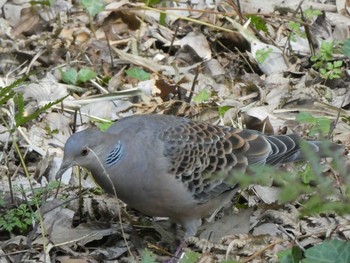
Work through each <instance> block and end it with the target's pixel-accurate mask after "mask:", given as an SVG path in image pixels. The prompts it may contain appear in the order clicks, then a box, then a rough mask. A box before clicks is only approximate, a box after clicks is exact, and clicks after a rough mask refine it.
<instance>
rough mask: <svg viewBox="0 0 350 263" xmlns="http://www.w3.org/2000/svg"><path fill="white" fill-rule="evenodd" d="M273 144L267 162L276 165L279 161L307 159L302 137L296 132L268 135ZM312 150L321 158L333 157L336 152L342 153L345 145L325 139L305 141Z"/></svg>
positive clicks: (287, 161)
mask: <svg viewBox="0 0 350 263" xmlns="http://www.w3.org/2000/svg"><path fill="white" fill-rule="evenodd" d="M267 140H268V142H269V143H270V145H271V154H270V155H269V157H268V158H267V159H266V163H267V164H270V165H276V164H278V163H289V162H295V161H301V160H305V157H306V156H305V153H304V151H303V150H302V149H301V145H302V141H303V140H302V139H301V138H300V136H298V135H296V134H290V135H278V136H268V137H267ZM304 142H306V143H307V145H308V146H309V148H310V151H312V152H313V153H316V154H317V156H318V157H320V158H326V157H332V156H334V155H335V154H336V153H341V152H342V150H343V147H342V146H341V145H338V144H334V143H330V142H323V141H304Z"/></svg>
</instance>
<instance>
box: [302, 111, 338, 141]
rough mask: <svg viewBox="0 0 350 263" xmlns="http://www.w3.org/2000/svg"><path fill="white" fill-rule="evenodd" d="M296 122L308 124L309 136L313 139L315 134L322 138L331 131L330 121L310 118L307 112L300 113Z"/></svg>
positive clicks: (321, 118)
mask: <svg viewBox="0 0 350 263" xmlns="http://www.w3.org/2000/svg"><path fill="white" fill-rule="evenodd" d="M296 121H297V122H299V123H305V124H310V125H311V128H310V131H309V134H308V135H309V136H311V137H313V136H315V135H317V134H320V135H322V136H327V135H328V133H329V131H330V129H331V124H332V122H331V120H330V119H328V118H325V117H315V116H312V115H311V114H310V113H309V112H300V113H299V114H298V115H297V117H296Z"/></svg>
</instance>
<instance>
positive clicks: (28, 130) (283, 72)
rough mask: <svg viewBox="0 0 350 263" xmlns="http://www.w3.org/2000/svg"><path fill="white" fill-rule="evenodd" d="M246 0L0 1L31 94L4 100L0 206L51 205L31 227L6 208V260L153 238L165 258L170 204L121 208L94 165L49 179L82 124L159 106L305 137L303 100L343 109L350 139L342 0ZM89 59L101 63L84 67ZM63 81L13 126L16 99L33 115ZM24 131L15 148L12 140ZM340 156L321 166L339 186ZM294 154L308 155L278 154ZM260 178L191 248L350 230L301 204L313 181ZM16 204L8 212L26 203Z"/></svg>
mask: <svg viewBox="0 0 350 263" xmlns="http://www.w3.org/2000/svg"><path fill="white" fill-rule="evenodd" d="M239 2H240V5H236V4H235V3H234V2H232V1H226V2H225V1H223V2H219V3H216V4H214V3H209V2H204V1H203V2H202V1H193V2H191V3H180V2H179V3H177V2H165V4H153V5H152V6H147V5H145V4H144V3H141V2H130V1H126V0H124V1H119V2H106V3H104V4H105V6H104V7H101V6H100V5H95V4H94V1H84V2H82V3H81V4H78V3H74V4H71V3H68V2H66V1H61V0H57V1H53V3H51V2H50V3H49V4H47V5H46V4H39V3H32V4H30V3H27V2H25V1H23V2H22V1H17V2H16V3H12V2H9V1H3V2H1V3H0V5H1V7H2V12H1V17H0V25H1V27H0V35H1V42H0V43H1V45H0V49H1V50H0V51H1V52H0V53H1V55H0V83H1V87H2V89H3V88H4V87H6V86H8V85H10V84H11V83H13V81H14V80H16V79H17V78H18V76H23V75H24V74H27V73H29V72H33V71H34V74H32V75H31V76H30V78H29V79H28V80H26V81H24V82H22V83H21V84H20V85H18V86H17V87H15V88H14V89H13V91H14V93H13V94H11V96H14V97H15V96H17V95H16V94H23V99H24V107H23V109H19V105H16V104H15V103H14V101H13V100H12V98H11V96H10V97H9V99H8V100H6V101H5V102H6V103H4V102H2V103H1V104H0V107H1V114H2V120H3V123H2V124H1V126H0V127H1V128H0V130H1V131H2V133H1V134H0V141H1V161H2V163H1V173H0V177H1V187H0V201H1V202H0V212H1V215H4V214H6V211H7V210H8V209H10V208H14V207H18V205H19V204H26V205H27V206H28V208H30V210H31V211H32V212H31V213H32V214H33V215H34V214H35V215H36V217H40V216H41V217H42V223H41V224H39V223H38V222H39V221H40V220H37V218H35V217H34V216H33V217H32V223H31V224H29V225H28V230H27V231H24V232H23V233H20V231H18V229H16V227H14V228H13V229H11V230H10V231H4V226H6V227H10V225H9V224H10V223H9V222H5V223H2V224H1V223H0V231H1V234H3V235H2V236H3V238H1V239H0V244H1V249H0V258H1V262H14V261H18V260H20V261H22V262H25V260H37V261H38V262H39V261H41V262H50V261H55V260H58V261H61V262H73V258H74V257H78V258H80V259H83V260H84V259H85V260H86V261H89V262H97V261H98V260H103V261H105V262H108V260H110V261H111V262H112V261H113V260H112V259H115V260H125V261H130V260H133V259H135V258H134V257H135V256H134V255H136V254H137V255H138V257H140V256H142V253H138V252H139V251H141V250H143V249H145V248H146V247H151V248H152V253H153V254H152V255H153V256H154V255H156V256H157V260H164V259H166V258H168V257H169V254H167V253H165V252H164V251H166V250H167V247H169V245H170V244H169V242H167V240H168V239H167V238H169V239H170V236H171V235H172V233H171V232H169V227H167V226H165V227H162V226H161V225H158V223H162V222H163V219H161V218H156V222H152V220H151V219H150V218H147V217H145V216H143V215H141V214H139V213H138V212H137V211H132V210H128V211H127V213H128V216H126V213H125V212H123V211H124V209H125V207H124V205H123V204H119V203H117V200H116V198H114V197H107V196H106V195H105V194H104V193H103V192H102V191H100V189H99V188H98V187H97V186H96V185H95V183H94V182H93V180H91V178H90V177H87V174H86V172H85V171H82V173H81V175H80V177H77V176H71V175H70V173H67V174H66V175H65V176H64V178H63V182H62V184H65V185H67V186H64V187H61V189H60V191H59V195H58V196H57V193H55V191H54V189H56V188H52V187H54V186H52V185H51V184H52V182H53V180H54V176H55V173H56V171H57V169H58V167H59V165H60V160H61V158H62V154H63V152H62V147H63V145H64V142H65V141H66V140H67V138H68V137H69V135H70V134H71V132H72V131H76V130H79V129H83V128H85V127H86V125H85V124H86V123H94V124H99V123H101V122H104V121H109V120H113V121H115V120H118V119H119V118H122V117H125V116H129V115H131V114H136V113H138V114H145V113H158V114H172V115H177V116H186V117H191V118H194V119H196V120H201V121H208V122H212V123H216V124H225V125H234V126H236V127H246V128H252V129H258V130H260V131H264V132H265V133H269V134H278V133H279V134H284V133H287V132H291V131H295V132H298V133H300V134H301V135H303V136H307V135H308V134H309V132H310V131H312V129H313V127H312V125H310V124H307V123H306V124H305V123H304V124H303V123H298V122H297V121H296V116H297V114H298V113H299V112H309V113H311V114H312V115H313V116H315V123H316V124H317V121H318V120H319V119H317V118H318V117H325V118H326V119H328V120H330V121H331V123H334V127H333V130H332V137H333V140H334V141H336V142H340V143H342V144H343V145H344V147H345V149H346V152H345V154H347V153H348V147H349V143H350V139H349V138H350V136H349V102H350V91H349V70H348V68H349V67H348V65H349V57H348V56H346V55H345V54H346V53H345V52H343V53H342V49H341V48H342V47H341V45H338V42H341V41H344V40H346V39H348V38H349V26H350V18H349V12H348V11H349V8H348V6H347V5H346V2H345V1H333V2H332V1H320V2H314V1H303V2H300V1H287V2H286V1H284V2H283V5H281V3H280V2H281V1H269V2H266V1H264V2H261V1H253V0H245V1H239ZM334 2H335V3H334ZM309 10H311V11H309ZM301 14H303V15H304V17H303V15H301ZM248 15H249V17H250V18H249V19H247V17H248ZM232 17H234V18H235V19H232ZM256 18H260V20H259V19H256ZM259 21H260V22H259ZM261 21H262V22H261ZM259 23H260V24H259ZM258 28H259V29H258ZM325 43H328V45H326V44H325ZM329 43H330V44H329ZM344 43H345V42H344ZM334 47H335V48H334ZM345 48H347V49H349V47H348V46H345ZM344 50H345V49H344ZM310 61H313V62H314V63H311V62H310ZM336 61H341V62H342V63H338V62H337V63H336ZM82 69H89V70H90V71H91V72H93V73H95V74H92V76H94V77H92V78H91V79H90V77H87V76H86V75H84V76H82V75H79V72H80V71H81V70H82ZM339 70H340V73H339ZM71 72H73V73H74V72H76V74H75V73H74V74H75V75H74V74H73V76H72V75H68V77H69V78H68V80H72V77H73V78H74V81H69V82H67V76H66V75H65V74H66V73H71ZM128 72H129V73H128ZM337 74H338V75H337ZM339 74H340V75H339ZM95 75H96V76H95ZM339 76H341V77H339ZM65 81H66V82H65ZM7 94H8V93H7ZM68 94H69V95H68ZM5 95H6V94H2V96H5ZM67 95H68V97H67V98H66V99H65V100H64V101H63V102H61V103H58V104H56V105H54V106H52V107H51V108H50V109H48V110H46V111H45V112H41V113H40V114H38V116H36V118H35V119H34V120H30V121H28V123H24V124H23V125H22V126H21V127H18V129H14V127H15V125H16V119H15V114H16V112H17V111H19V110H22V113H23V117H25V116H28V115H30V114H32V113H35V112H36V111H38V110H39V109H40V108H41V107H44V106H45V105H47V104H48V103H51V102H55V101H58V100H59V99H61V98H62V97H64V96H67ZM16 141H17V142H18V144H19V147H20V153H19V152H16V151H15V150H14V147H12V145H14V142H16ZM20 154H21V155H23V156H24V161H25V164H26V166H27V167H26V169H27V170H28V171H29V174H27V175H26V169H24V168H23V166H22V165H20V164H19V159H20V157H19V155H20ZM346 157H347V156H346ZM347 163H349V161H348V160H346V162H345V165H344V166H343V167H342V168H343V170H342V171H337V170H335V169H334V168H332V167H330V166H329V164H327V163H326V164H325V167H326V168H324V170H323V172H324V175H325V176H326V177H327V178H334V185H333V187H335V188H336V189H338V192H337V193H335V194H334V193H333V196H332V198H333V199H332V200H334V201H337V200H340V201H341V200H342V198H341V197H342V194H341V193H344V191H345V192H346V189H343V188H345V187H346V185H347V183H348V182H347V181H348V179H347V178H346V177H345V178H344V176H343V175H346V174H347V171H349V165H347ZM297 169H301V170H302V169H305V168H303V167H299V166H295V165H287V166H285V167H282V170H286V171H289V172H294V173H295V171H296V170H297ZM292 179H293V178H292ZM294 179H295V180H297V179H296V178H294ZM267 181H268V182H269V183H268V184H267V186H264V185H263V186H261V185H256V184H250V186H249V187H248V188H247V189H243V190H242V191H241V193H240V195H239V197H236V198H237V200H233V202H232V203H231V204H229V205H227V206H225V207H224V208H222V209H220V211H218V212H217V213H216V214H214V215H213V216H212V217H211V218H208V219H207V220H206V221H208V222H207V223H205V224H204V225H203V232H202V233H201V234H200V235H199V239H198V238H191V239H189V240H188V241H187V248H186V249H187V250H193V251H196V252H203V254H193V255H191V256H193V258H196V260H201V262H212V261H220V260H224V259H235V260H242V261H244V262H247V261H250V262H276V261H277V259H278V256H277V255H278V252H280V251H284V250H286V249H288V248H290V247H292V246H295V247H300V248H302V249H305V248H307V247H309V246H312V245H315V244H317V243H319V242H321V241H323V240H325V239H339V240H347V239H348V235H349V234H348V233H349V230H348V227H347V226H348V225H349V218H348V215H347V214H345V215H342V214H340V213H339V214H337V213H321V214H317V215H315V216H309V215H303V214H302V213H303V210H302V209H303V205H302V203H303V201H304V200H308V199H310V194H311V193H310V192H307V193H308V194H305V193H304V194H301V195H300V196H299V197H298V198H297V199H296V200H294V201H293V202H291V203H290V204H282V203H280V202H279V200H280V199H279V196H280V195H281V194H283V191H281V185H279V184H278V182H274V181H273V180H272V179H268V180H267ZM10 182H11V184H10ZM310 182H312V180H310ZM43 190H45V191H43ZM39 192H40V193H39ZM281 192H282V193H281ZM35 200H37V202H39V203H40V204H41V205H40V206H41V210H40V212H41V213H40V215H38V213H39V211H36V207H35V205H34V204H33V202H34V201H35ZM65 200H67V202H65ZM44 210H45V211H44ZM16 211H17V214H15V215H13V216H12V217H16V216H17V217H18V216H19V215H18V210H16ZM26 219H28V218H26ZM120 219H121V220H122V225H120V223H121V222H120ZM130 223H132V224H133V225H134V229H136V233H135V231H132V230H131V228H130ZM42 227H44V233H46V235H45V237H43V236H42V233H43V229H41V228H42ZM121 227H122V228H123V232H122V231H121V230H122V229H121ZM159 236H160V237H161V238H159ZM135 240H136V241H135ZM131 241H133V242H131ZM333 245H334V246H337V247H339V248H340V247H341V245H339V244H333ZM170 247H171V246H170ZM128 251H129V252H130V251H131V252H132V255H131V254H129V253H128ZM169 251H170V252H173V251H172V250H171V249H170V250H169ZM169 251H168V252H169ZM208 252H210V254H209V253H208ZM312 253H316V254H317V251H316V252H312V251H310V253H309V254H312ZM5 255H6V257H5ZM136 257H137V256H136ZM190 262H195V261H190Z"/></svg>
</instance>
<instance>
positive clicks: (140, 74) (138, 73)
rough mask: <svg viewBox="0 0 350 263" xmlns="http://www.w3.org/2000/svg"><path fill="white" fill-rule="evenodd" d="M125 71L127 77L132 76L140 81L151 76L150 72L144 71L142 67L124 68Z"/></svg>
mask: <svg viewBox="0 0 350 263" xmlns="http://www.w3.org/2000/svg"><path fill="white" fill-rule="evenodd" d="M125 72H126V74H127V75H128V76H129V77H132V78H135V79H138V80H141V81H144V80H148V79H150V77H151V74H150V73H148V72H146V71H144V70H143V69H142V68H131V69H127V70H125Z"/></svg>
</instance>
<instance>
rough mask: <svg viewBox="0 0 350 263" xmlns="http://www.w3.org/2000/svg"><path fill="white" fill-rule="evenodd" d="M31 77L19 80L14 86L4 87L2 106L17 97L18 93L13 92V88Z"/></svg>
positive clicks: (0, 90)
mask: <svg viewBox="0 0 350 263" xmlns="http://www.w3.org/2000/svg"><path fill="white" fill-rule="evenodd" d="M30 75H32V74H30ZM30 75H28V76H24V77H22V78H20V79H17V80H15V81H14V82H13V83H12V84H10V85H8V86H5V87H2V88H1V89H0V106H1V105H2V104H4V103H6V102H7V101H9V100H10V99H12V98H13V97H14V96H15V95H16V92H14V91H13V88H15V87H17V86H18V85H19V84H21V83H23V82H24V81H25V80H26V79H27V78H28V77H29V76H30Z"/></svg>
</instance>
